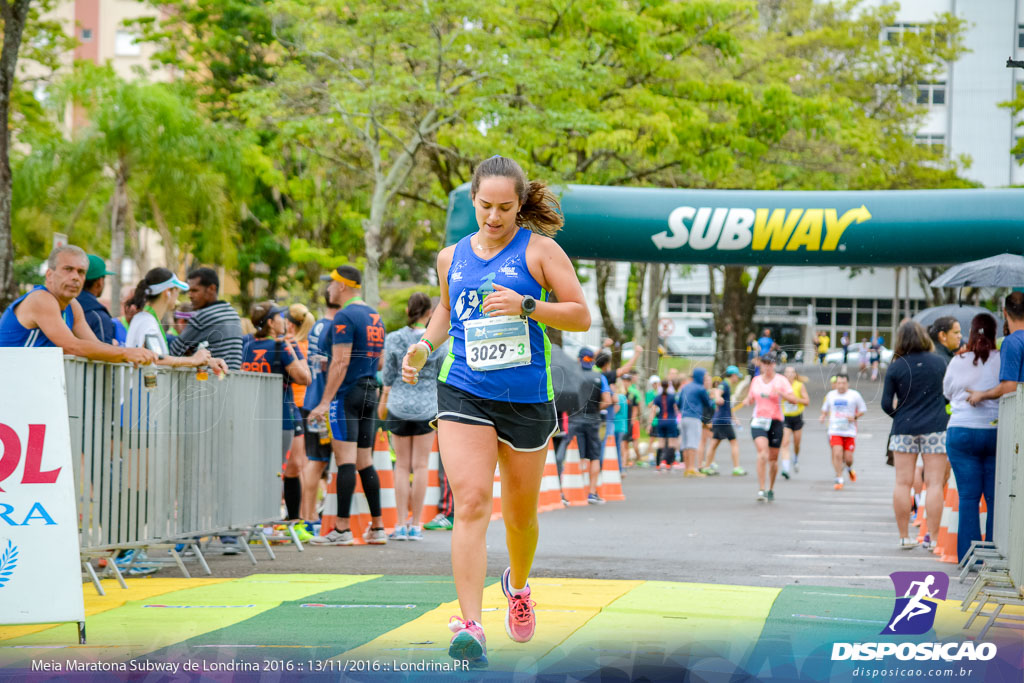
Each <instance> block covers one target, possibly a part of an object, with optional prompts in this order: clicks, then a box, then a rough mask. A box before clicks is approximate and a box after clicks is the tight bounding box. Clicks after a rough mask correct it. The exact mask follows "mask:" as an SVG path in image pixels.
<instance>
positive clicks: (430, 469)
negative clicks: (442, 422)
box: [420, 433, 441, 524]
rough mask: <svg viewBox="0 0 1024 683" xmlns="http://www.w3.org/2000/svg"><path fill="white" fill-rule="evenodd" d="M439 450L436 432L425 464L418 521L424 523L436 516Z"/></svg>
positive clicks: (439, 474)
mask: <svg viewBox="0 0 1024 683" xmlns="http://www.w3.org/2000/svg"><path fill="white" fill-rule="evenodd" d="M440 463H441V452H440V450H439V449H438V447H437V434H436V433H435V434H434V446H433V447H432V448H431V449H430V459H429V462H428V465H427V495H426V497H425V498H424V499H423V513H422V514H421V515H420V523H421V524H426V523H427V522H429V521H430V520H432V519H434V517H437V513H438V512H439V510H438V504H439V503H440V502H441V470H440Z"/></svg>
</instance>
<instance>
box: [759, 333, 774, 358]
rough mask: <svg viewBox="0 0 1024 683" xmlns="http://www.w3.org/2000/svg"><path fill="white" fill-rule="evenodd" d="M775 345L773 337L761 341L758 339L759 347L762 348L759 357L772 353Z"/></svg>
mask: <svg viewBox="0 0 1024 683" xmlns="http://www.w3.org/2000/svg"><path fill="white" fill-rule="evenodd" d="M773 344H775V340H773V339H772V338H771V337H761V338H760V339H758V340H757V345H758V346H759V347H761V353H760V354H759V355H761V356H763V355H764V354H766V353H768V352H769V351H771V350H772V345H773Z"/></svg>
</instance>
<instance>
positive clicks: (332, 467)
mask: <svg viewBox="0 0 1024 683" xmlns="http://www.w3.org/2000/svg"><path fill="white" fill-rule="evenodd" d="M337 519H338V466H337V465H336V464H334V458H333V457H331V461H330V463H329V464H328V466H327V495H325V496H324V511H323V514H322V515H321V517H320V535H321V536H326V535H327V534H329V533H331V532H332V531H333V530H334V523H335V522H336V521H337Z"/></svg>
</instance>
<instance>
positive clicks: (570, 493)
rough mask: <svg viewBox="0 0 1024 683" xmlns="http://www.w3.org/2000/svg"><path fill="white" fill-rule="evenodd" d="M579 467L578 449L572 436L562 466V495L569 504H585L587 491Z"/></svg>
mask: <svg viewBox="0 0 1024 683" xmlns="http://www.w3.org/2000/svg"><path fill="white" fill-rule="evenodd" d="M580 467H581V463H580V449H579V446H577V445H576V437H575V436H574V437H573V438H572V441H570V442H569V448H567V449H566V451H565V463H564V464H563V466H562V495H563V496H565V498H566V500H568V501H569V504H570V505H586V504H587V492H586V488H585V487H584V484H583V472H582V470H581V469H580Z"/></svg>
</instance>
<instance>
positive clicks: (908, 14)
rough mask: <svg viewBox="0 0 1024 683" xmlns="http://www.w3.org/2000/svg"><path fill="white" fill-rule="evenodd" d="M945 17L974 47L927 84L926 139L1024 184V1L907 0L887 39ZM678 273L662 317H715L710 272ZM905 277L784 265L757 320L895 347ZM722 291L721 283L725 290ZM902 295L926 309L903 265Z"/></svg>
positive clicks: (615, 286) (592, 339) (987, 181)
mask: <svg viewBox="0 0 1024 683" xmlns="http://www.w3.org/2000/svg"><path fill="white" fill-rule="evenodd" d="M883 1H884V0H868V3H869V4H874V5H881V4H883ZM942 12H950V13H952V14H954V15H956V16H957V17H960V18H962V19H964V20H965V21H966V22H967V26H966V33H965V37H964V43H965V46H966V48H967V50H968V51H967V52H966V53H965V54H964V55H963V56H962V57H961V58H960V59H959V60H958V61H957V62H956V63H954V64H950V65H949V68H948V69H947V71H946V73H945V74H943V75H942V76H941V77H938V78H936V79H935V82H933V83H921V84H919V85H918V88H917V93H916V98H917V101H918V102H919V103H920V104H922V105H926V106H927V107H928V113H927V115H926V116H925V120H924V122H923V125H922V128H921V129H920V130H919V131H918V132H917V135H916V139H917V142H918V143H919V144H926V145H934V146H940V147H941V148H942V149H943V150H944V152H945V154H946V155H947V157H950V158H957V157H961V156H966V157H968V158H969V159H970V160H971V165H970V167H969V168H967V169H966V170H965V171H964V172H963V175H964V176H966V177H967V178H970V179H972V180H975V181H977V182H979V183H982V184H983V185H984V186H986V187H1004V186H1007V185H1013V184H1024V169H1022V168H1021V166H1020V165H1019V164H1018V160H1016V159H1014V157H1013V154H1012V152H1011V149H1012V147H1013V145H1014V142H1015V141H1016V140H1017V139H1018V138H1020V137H1022V136H1024V129H1021V130H1018V128H1017V125H1016V124H1017V121H1015V120H1013V117H1012V116H1011V113H1010V111H1009V110H1008V109H1005V108H1002V107H1000V106H999V104H1000V103H1001V102H1006V101H1008V100H1010V99H1012V98H1013V97H1014V93H1015V90H1016V87H1017V84H1018V83H1021V82H1024V69H1009V68H1006V58H1007V57H1009V56H1013V57H1014V58H1015V59H1024V0H900V10H899V12H898V14H897V18H896V23H895V24H894V25H893V26H890V27H887V28H886V30H885V31H884V33H883V35H882V36H881V37H880V39H881V40H884V41H890V42H892V41H898V40H899V39H900V36H901V35H902V34H903V33H905V32H913V31H917V30H919V27H920V26H921V25H922V24H924V23H927V22H929V21H931V20H932V19H934V17H935V16H936V15H937V14H939V13H942ZM912 96H915V95H912ZM679 271H680V268H679V267H678V266H673V273H674V274H673V276H672V277H671V278H670V280H669V284H668V288H667V289H668V293H667V296H666V298H665V301H664V303H663V304H662V313H663V314H664V313H667V312H702V311H703V312H710V311H711V304H710V297H709V283H708V272H707V268H705V267H704V266H693V267H692V268H690V269H689V273H688V274H687V275H685V276H683V275H678V274H675V273H678V272H679ZM908 271H909V282H908ZM896 276H897V275H896V271H895V270H894V269H891V268H875V269H870V270H869V269H863V270H861V271H859V273H858V274H857V275H856V276H851V272H850V271H849V270H843V269H840V268H813V267H802V268H801V267H788V266H787V267H781V266H780V267H776V268H773V269H772V271H771V273H770V274H769V275H768V277H767V278H766V280H765V282H764V284H763V285H762V286H761V289H760V292H759V294H760V296H759V298H758V303H757V312H756V314H755V316H754V322H755V324H757V325H758V326H763V325H769V326H771V327H773V330H774V332H775V334H776V337H777V338H778V337H780V336H781V337H783V338H784V339H785V340H786V342H785V343H788V344H801V343H806V339H807V333H808V332H809V331H810V332H814V331H815V330H816V329H821V330H827V331H828V332H829V333H830V335H831V338H832V344H833V346H835V345H836V344H837V342H838V340H839V339H840V337H841V336H842V335H843V333H848V334H850V335H851V337H852V338H854V339H857V340H861V339H864V338H867V337H875V336H878V335H882V336H884V337H885V340H886V343H887V344H889V343H891V342H890V341H889V340H891V335H892V330H893V306H894V299H895V298H896V297H897V292H896ZM628 277H629V265H628V264H618V267H617V268H616V273H615V277H614V278H613V281H612V283H611V286H610V287H609V290H613V291H610V294H609V307H610V309H611V310H613V311H621V310H622V303H623V300H624V298H625V291H626V281H627V279H628ZM721 286H722V285H721V282H719V283H718V292H719V293H721ZM908 287H909V289H908ZM584 292H585V293H586V296H587V301H588V302H589V303H590V306H591V312H592V317H593V320H594V328H593V329H592V330H591V332H589V333H587V334H586V335H579V336H578V339H579V341H581V342H583V343H587V344H591V345H593V344H598V343H600V340H601V339H602V338H603V336H604V332H603V330H602V329H601V316H600V313H599V311H598V309H597V305H596V301H597V294H596V288H595V285H594V282H593V278H591V281H590V282H588V283H586V284H585V285H584ZM898 296H899V298H900V299H903V300H907V299H909V302H910V304H909V305H910V313H911V314H913V313H915V312H917V311H918V310H920V309H921V308H923V307H924V305H925V304H924V291H923V290H922V289H921V286H920V284H919V280H918V277H917V274H916V272H915V269H913V268H904V269H902V273H901V275H900V285H899V293H898ZM808 305H812V306H813V309H811V313H812V315H813V319H814V322H815V330H808V327H809V325H808V308H807V306H808ZM905 313H906V309H903V310H901V311H899V314H898V315H897V316H896V322H897V323H898V322H899V320H900V319H901V318H902V317H903V315H904V314H905ZM617 322H618V323H621V321H617Z"/></svg>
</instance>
